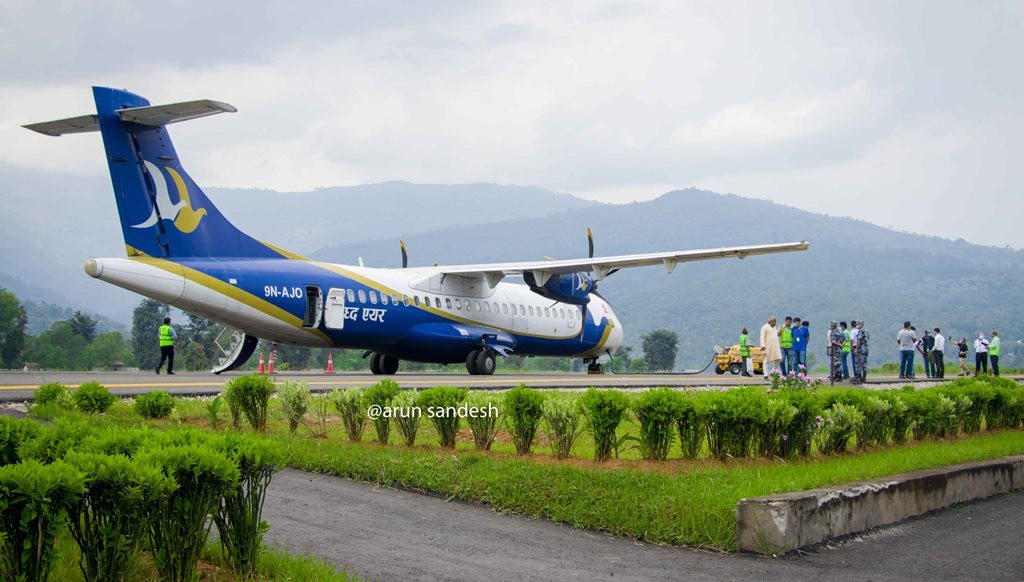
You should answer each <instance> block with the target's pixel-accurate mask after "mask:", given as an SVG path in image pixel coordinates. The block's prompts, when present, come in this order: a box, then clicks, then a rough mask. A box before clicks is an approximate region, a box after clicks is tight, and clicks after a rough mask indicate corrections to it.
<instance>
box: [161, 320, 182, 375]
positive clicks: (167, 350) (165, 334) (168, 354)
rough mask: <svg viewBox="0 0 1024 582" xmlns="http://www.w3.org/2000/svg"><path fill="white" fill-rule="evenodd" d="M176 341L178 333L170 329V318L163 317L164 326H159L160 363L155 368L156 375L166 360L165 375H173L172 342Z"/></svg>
mask: <svg viewBox="0 0 1024 582" xmlns="http://www.w3.org/2000/svg"><path fill="white" fill-rule="evenodd" d="M176 339H178V332H176V331H174V328H173V327H171V318H170V317H165V318H164V324H163V325H161V326H160V363H159V364H157V366H156V373H157V374H159V373H160V368H162V367H163V366H164V360H167V373H168V374H174V340H176Z"/></svg>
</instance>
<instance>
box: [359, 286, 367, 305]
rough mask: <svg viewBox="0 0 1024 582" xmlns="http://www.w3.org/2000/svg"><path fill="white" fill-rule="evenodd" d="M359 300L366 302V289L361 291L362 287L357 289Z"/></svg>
mask: <svg viewBox="0 0 1024 582" xmlns="http://www.w3.org/2000/svg"><path fill="white" fill-rule="evenodd" d="M359 302H360V303H366V291H363V290H362V289H360V290H359Z"/></svg>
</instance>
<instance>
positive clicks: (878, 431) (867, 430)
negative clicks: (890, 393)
mask: <svg viewBox="0 0 1024 582" xmlns="http://www.w3.org/2000/svg"><path fill="white" fill-rule="evenodd" d="M858 410H860V412H861V414H863V415H864V422H863V423H862V424H861V425H860V428H858V429H857V447H859V448H863V447H866V446H868V445H884V444H886V443H887V442H889V438H890V434H891V433H892V424H891V420H892V404H890V403H889V401H888V400H884V399H882V398H878V397H876V396H868V397H866V398H864V400H863V401H862V402H861V403H860V405H859V406H858Z"/></svg>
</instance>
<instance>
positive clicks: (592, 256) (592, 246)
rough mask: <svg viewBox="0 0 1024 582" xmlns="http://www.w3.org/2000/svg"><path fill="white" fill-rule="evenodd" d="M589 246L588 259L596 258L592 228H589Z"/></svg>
mask: <svg viewBox="0 0 1024 582" xmlns="http://www.w3.org/2000/svg"><path fill="white" fill-rule="evenodd" d="M587 246H588V247H589V254H587V258H588V259H593V258H594V233H592V232H590V227H589V226H588V227H587Z"/></svg>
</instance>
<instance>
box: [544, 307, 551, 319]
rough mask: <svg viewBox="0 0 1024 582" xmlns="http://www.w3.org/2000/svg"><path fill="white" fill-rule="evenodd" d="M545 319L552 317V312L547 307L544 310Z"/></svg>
mask: <svg viewBox="0 0 1024 582" xmlns="http://www.w3.org/2000/svg"><path fill="white" fill-rule="evenodd" d="M544 317H551V310H550V309H548V308H547V307H545V308H544Z"/></svg>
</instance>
